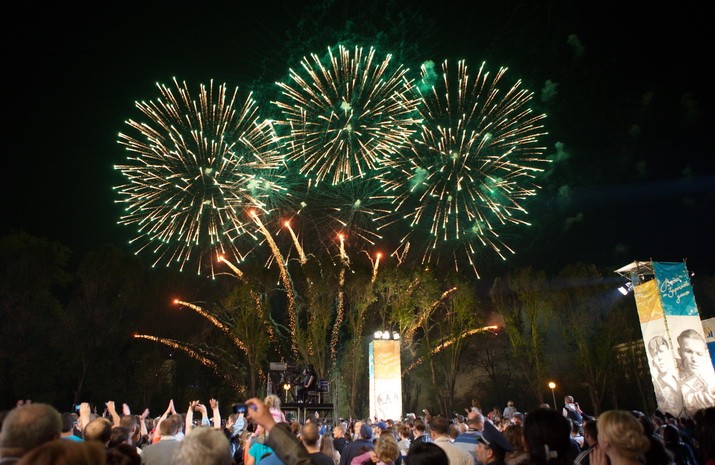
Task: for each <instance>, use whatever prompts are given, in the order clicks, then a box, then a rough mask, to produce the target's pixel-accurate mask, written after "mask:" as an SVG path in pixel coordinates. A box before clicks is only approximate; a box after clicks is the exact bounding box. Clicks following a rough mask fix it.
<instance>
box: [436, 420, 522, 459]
mask: <svg viewBox="0 0 715 465" xmlns="http://www.w3.org/2000/svg"><path fill="white" fill-rule="evenodd" d="M513 450H514V447H513V446H512V445H511V443H510V442H509V440H508V439H507V438H506V437H504V435H503V434H502V433H501V432H500V431H499V430H498V429H497V428H496V426H494V424H492V423H491V422H486V423H485V424H484V430H483V431H482V434H481V435H480V436H479V438H478V439H477V448H476V460H475V463H479V464H481V465H505V460H504V459H505V457H506V454H507V453H508V452H513ZM450 464H451V461H450Z"/></svg>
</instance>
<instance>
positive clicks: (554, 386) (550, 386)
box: [549, 381, 557, 410]
mask: <svg viewBox="0 0 715 465" xmlns="http://www.w3.org/2000/svg"><path fill="white" fill-rule="evenodd" d="M549 389H551V398H552V399H554V410H557V408H556V394H554V389H556V383H554V382H553V381H549Z"/></svg>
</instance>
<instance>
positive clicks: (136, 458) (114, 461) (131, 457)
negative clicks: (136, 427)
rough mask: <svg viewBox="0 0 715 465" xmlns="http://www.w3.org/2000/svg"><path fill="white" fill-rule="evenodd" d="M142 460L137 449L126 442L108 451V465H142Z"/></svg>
mask: <svg viewBox="0 0 715 465" xmlns="http://www.w3.org/2000/svg"><path fill="white" fill-rule="evenodd" d="M141 463H142V458H141V456H140V455H139V453H138V452H137V449H136V447H134V446H130V445H129V444H127V443H126V442H123V443H121V444H117V445H116V446H114V447H112V448H110V449H107V465H141Z"/></svg>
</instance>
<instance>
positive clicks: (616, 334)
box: [553, 263, 625, 415]
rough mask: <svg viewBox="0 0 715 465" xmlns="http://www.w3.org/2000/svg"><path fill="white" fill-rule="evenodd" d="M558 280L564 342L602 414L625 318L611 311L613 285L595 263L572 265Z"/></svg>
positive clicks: (593, 405)
mask: <svg viewBox="0 0 715 465" xmlns="http://www.w3.org/2000/svg"><path fill="white" fill-rule="evenodd" d="M554 284H555V285H554V286H553V288H554V299H555V303H556V308H557V313H558V315H559V318H560V319H561V322H562V323H563V324H562V326H561V328H562V335H563V339H562V340H563V343H564V345H565V347H566V349H567V350H568V351H569V354H570V356H569V359H570V361H571V363H572V366H573V368H575V370H576V371H577V372H578V379H579V380H580V381H582V382H583V383H585V385H586V387H587V389H588V396H589V399H590V401H591V408H592V411H593V413H594V414H595V415H598V413H599V412H600V410H601V405H602V403H603V399H604V396H605V395H606V388H607V386H608V384H610V383H612V378H611V375H612V374H613V373H614V371H615V367H616V358H615V356H614V351H613V347H614V346H615V345H616V344H617V343H618V342H620V340H621V339H622V337H623V334H622V333H623V327H624V324H625V322H624V321H623V318H622V315H621V314H620V313H618V312H612V311H611V306H612V303H611V302H610V301H609V299H608V295H609V294H612V293H613V289H612V287H611V286H610V283H608V282H607V281H606V280H604V279H603V276H602V275H601V274H600V273H599V272H598V270H597V269H596V267H595V266H594V265H586V264H583V263H577V264H573V265H568V266H566V267H565V268H564V269H563V270H561V272H560V273H559V275H558V279H557V280H556V281H555V282H554ZM609 291H610V292H609Z"/></svg>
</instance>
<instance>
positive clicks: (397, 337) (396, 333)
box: [392, 331, 400, 341]
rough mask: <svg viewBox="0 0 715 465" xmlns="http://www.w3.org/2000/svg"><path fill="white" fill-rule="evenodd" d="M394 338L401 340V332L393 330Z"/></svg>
mask: <svg viewBox="0 0 715 465" xmlns="http://www.w3.org/2000/svg"><path fill="white" fill-rule="evenodd" d="M392 339H394V340H396V341H399V340H400V333H398V332H397V331H393V332H392Z"/></svg>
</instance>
